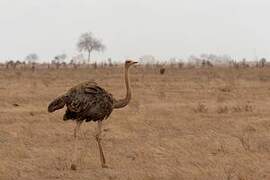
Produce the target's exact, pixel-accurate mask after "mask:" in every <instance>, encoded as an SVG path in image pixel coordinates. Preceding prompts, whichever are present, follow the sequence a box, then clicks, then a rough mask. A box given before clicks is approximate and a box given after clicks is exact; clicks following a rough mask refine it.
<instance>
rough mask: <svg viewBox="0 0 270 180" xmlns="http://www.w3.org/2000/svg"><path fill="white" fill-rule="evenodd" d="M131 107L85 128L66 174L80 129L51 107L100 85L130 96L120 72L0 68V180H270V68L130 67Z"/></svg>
mask: <svg viewBox="0 0 270 180" xmlns="http://www.w3.org/2000/svg"><path fill="white" fill-rule="evenodd" d="M130 75H131V86H132V92H133V96H132V100H131V102H130V104H129V105H128V106H127V107H126V108H123V109H120V110H115V111H114V112H113V113H112V114H111V116H110V118H109V119H107V120H106V121H105V123H104V127H103V134H102V144H103V148H104V152H105V156H106V158H107V163H108V165H109V168H107V169H102V168H101V167H100V161H99V152H98V147H97V144H96V142H95V138H94V134H95V128H96V124H95V123H93V122H90V123H85V124H83V125H82V129H81V133H80V135H79V158H78V163H77V164H78V170H76V171H72V170H70V163H71V156H72V149H73V144H74V141H73V140H74V138H73V128H74V125H75V124H74V122H72V121H67V122H64V121H63V120H62V117H63V114H64V109H63V110H60V111H57V112H55V113H52V114H50V113H48V112H47V105H48V103H49V102H50V101H51V100H52V99H53V98H55V97H56V96H58V95H60V94H62V93H63V92H65V91H66V90H68V89H69V88H70V87H71V86H73V85H76V84H77V83H79V82H82V81H85V80H95V81H96V82H98V84H99V85H100V86H102V87H104V88H106V89H107V90H108V91H110V92H111V93H112V94H113V95H114V97H116V98H121V97H123V96H124V95H125V86H124V82H123V69H122V67H118V68H117V67H113V68H98V69H76V70H75V69H59V70H56V69H50V70H47V69H37V70H36V72H31V71H30V70H19V69H18V70H0V113H1V114H0V127H1V128H0V161H1V162H0V179H1V180H45V179H46V180H53V179H61V180H73V179H74V180H75V179H76V180H89V179H101V180H103V179H104V180H106V179H108V180H118V179H123V180H125V179H130V180H133V179H134V180H139V179H140V180H161V179H171V180H182V179H183V180H189V179H190V180H195V179H196V180H263V179H265V180H269V179H270V68H268V67H266V68H245V69H244V68H243V69H234V68H197V69H196V68H192V69H185V68H184V69H177V68H175V69H174V68H167V69H166V72H165V74H164V75H160V74H159V70H158V69H152V68H149V69H145V68H142V67H133V68H131V70H130Z"/></svg>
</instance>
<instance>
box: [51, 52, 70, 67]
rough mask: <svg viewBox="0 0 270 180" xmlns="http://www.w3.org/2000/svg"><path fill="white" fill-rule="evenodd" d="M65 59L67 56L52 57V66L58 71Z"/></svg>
mask: <svg viewBox="0 0 270 180" xmlns="http://www.w3.org/2000/svg"><path fill="white" fill-rule="evenodd" d="M66 58H67V55H66V54H60V55H57V56H55V57H54V60H53V62H54V64H55V65H56V69H59V67H60V65H61V64H62V65H64V64H65V62H64V60H65V59H66Z"/></svg>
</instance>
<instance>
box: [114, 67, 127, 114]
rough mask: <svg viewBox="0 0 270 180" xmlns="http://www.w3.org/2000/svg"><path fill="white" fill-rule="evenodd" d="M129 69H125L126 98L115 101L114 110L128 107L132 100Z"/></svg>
mask: <svg viewBox="0 0 270 180" xmlns="http://www.w3.org/2000/svg"><path fill="white" fill-rule="evenodd" d="M128 70H129V68H128V67H125V84H126V97H125V98H124V99H119V100H115V102H114V105H113V107H114V108H116V109H117V108H123V107H125V106H126V105H128V103H129V101H130V99H131V90H130V87H129V77H128Z"/></svg>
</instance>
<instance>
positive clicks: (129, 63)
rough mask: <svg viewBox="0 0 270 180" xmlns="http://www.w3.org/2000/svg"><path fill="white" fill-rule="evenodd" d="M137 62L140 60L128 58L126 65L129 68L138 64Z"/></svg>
mask: <svg viewBox="0 0 270 180" xmlns="http://www.w3.org/2000/svg"><path fill="white" fill-rule="evenodd" d="M136 63H138V62H136V61H132V60H130V59H128V60H126V63H125V67H126V68H129V67H130V66H131V65H133V64H136Z"/></svg>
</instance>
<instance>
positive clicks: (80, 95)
mask: <svg viewBox="0 0 270 180" xmlns="http://www.w3.org/2000/svg"><path fill="white" fill-rule="evenodd" d="M136 63H137V62H134V61H131V60H127V61H126V62H125V66H124V70H125V71H124V75H125V85H126V97H125V98H124V99H119V100H116V99H114V98H113V96H112V95H111V94H110V93H108V92H107V91H106V90H104V89H103V88H101V87H99V86H98V85H97V83H96V82H92V81H87V82H83V83H81V84H78V85H77V86H74V87H72V88H71V89H70V90H68V91H67V92H66V93H65V94H64V95H62V96H59V97H57V98H56V99H54V100H53V101H52V102H51V103H50V104H49V106H48V111H49V112H54V111H56V110H58V109H61V108H63V107H64V106H65V105H66V106H67V109H66V113H65V114H64V117H63V120H64V121H66V120H69V119H70V120H74V121H75V122H76V126H75V129H74V138H75V144H74V152H73V157H72V163H71V169H72V170H76V164H75V161H76V159H77V158H76V154H77V136H78V133H79V130H80V126H81V124H82V123H83V121H84V120H85V122H89V121H94V122H96V121H97V132H96V136H95V137H96V141H97V145H98V148H99V154H100V162H101V167H102V168H107V167H108V166H107V165H106V161H105V157H104V153H103V150H102V146H101V138H100V135H101V128H102V121H103V120H104V119H107V118H108V117H109V116H110V114H111V113H112V111H113V109H118V108H123V107H125V106H126V105H127V104H128V103H129V101H130V99H131V89H130V86H129V77H128V72H129V71H128V70H129V67H130V66H132V65H133V64H136Z"/></svg>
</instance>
